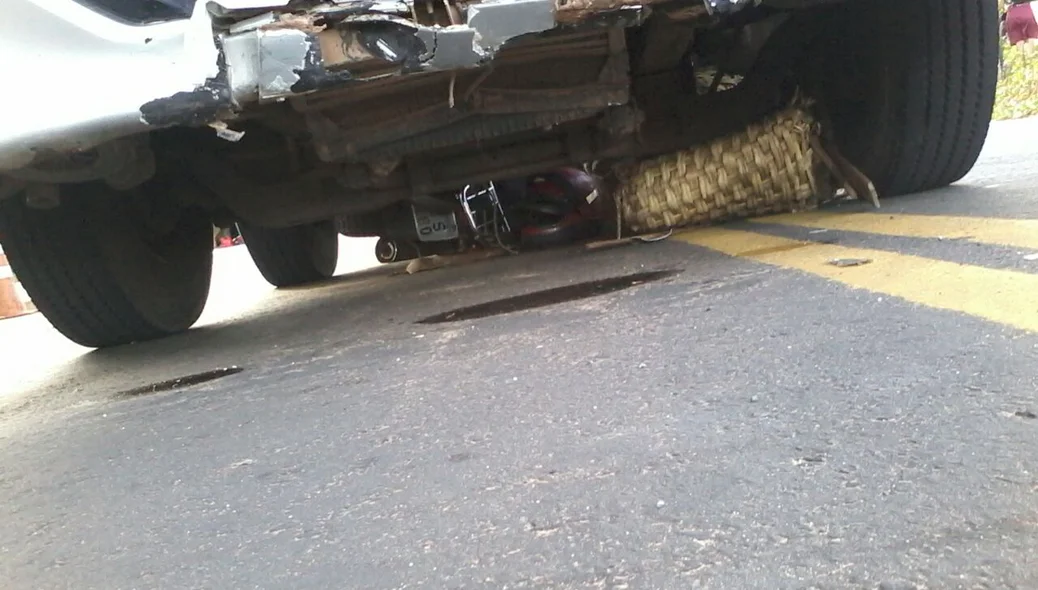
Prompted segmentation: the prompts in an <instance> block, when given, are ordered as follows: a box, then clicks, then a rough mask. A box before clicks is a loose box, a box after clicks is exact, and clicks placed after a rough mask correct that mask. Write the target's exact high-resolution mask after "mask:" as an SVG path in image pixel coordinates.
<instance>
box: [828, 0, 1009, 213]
mask: <svg viewBox="0 0 1038 590" xmlns="http://www.w3.org/2000/svg"><path fill="white" fill-rule="evenodd" d="M832 10H833V18H832V19H831V20H830V21H829V26H828V27H827V30H828V33H827V34H826V36H825V38H824V41H823V44H822V46H820V47H817V48H816V49H815V51H814V57H817V58H819V59H818V63H819V65H820V66H821V68H822V69H821V72H820V73H821V75H820V76H818V79H817V83H818V84H819V86H820V88H819V90H820V94H821V97H822V98H823V104H824V106H825V109H826V110H827V111H828V116H829V118H830V119H831V123H832V126H833V132H834V134H835V137H836V140H837V142H838V145H839V146H840V149H841V151H843V152H844V155H846V156H847V157H848V159H850V160H851V161H852V162H854V163H855V164H856V165H857V166H858V167H859V168H861V170H862V171H863V172H864V173H865V174H866V175H867V176H869V178H870V179H872V181H873V183H874V184H875V185H876V188H877V190H878V191H879V192H880V194H881V195H882V196H894V195H901V194H906V193H913V192H918V191H923V190H928V189H933V188H938V187H942V186H946V185H948V184H951V183H953V182H955V181H957V180H959V179H960V178H962V177H963V176H965V175H966V173H967V172H969V171H970V169H971V168H972V167H973V165H974V163H975V162H976V160H977V157H978V156H979V154H980V150H981V148H982V147H983V145H984V140H985V138H986V137H987V132H988V126H989V123H990V121H991V112H992V109H993V107H994V100H995V86H996V84H997V83H998V51H999V39H998V6H997V5H996V3H995V2H993V1H991V0H852V1H851V2H849V3H847V4H837V5H836V6H835V7H834V8H833V9H832Z"/></svg>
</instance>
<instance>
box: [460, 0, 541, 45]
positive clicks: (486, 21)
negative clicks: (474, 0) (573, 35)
mask: <svg viewBox="0 0 1038 590" xmlns="http://www.w3.org/2000/svg"><path fill="white" fill-rule="evenodd" d="M468 27H469V28H471V29H472V30H473V31H475V32H476V43H478V44H479V47H480V48H482V49H483V50H484V51H486V52H487V53H490V54H493V53H495V52H496V51H497V50H498V49H500V48H501V46H502V45H504V44H505V43H506V42H508V41H509V40H510V39H514V38H515V37H519V36H522V35H528V34H530V33H540V32H542V31H547V30H548V29H552V28H554V27H555V2H554V0H499V1H496V2H494V1H492V2H483V3H480V4H472V5H471V6H469V9H468Z"/></svg>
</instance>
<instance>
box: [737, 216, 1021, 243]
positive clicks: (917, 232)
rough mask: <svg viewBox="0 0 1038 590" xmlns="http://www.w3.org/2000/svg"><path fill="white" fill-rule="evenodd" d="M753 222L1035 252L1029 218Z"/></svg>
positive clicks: (812, 218) (801, 218) (805, 218)
mask: <svg viewBox="0 0 1038 590" xmlns="http://www.w3.org/2000/svg"><path fill="white" fill-rule="evenodd" d="M753 221H754V222H756V223H775V224H780V225H795V226H799V227H810V228H817V229H831V230H841V231H854V232H864V233H870V234H880V235H885V236H899V237H906V238H946V239H966V240H969V241H971V242H980V243H983V244H995V245H999V246H1012V247H1015V248H1027V249H1031V250H1038V221H1035V220H1031V219H992V218H986V217H950V216H945V215H898V214H891V213H882V212H877V213H835V212H830V211H809V212H804V213H793V214H787V215H773V216H770V217H761V218H758V219H755V220H753Z"/></svg>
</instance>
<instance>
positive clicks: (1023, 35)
mask: <svg viewBox="0 0 1038 590" xmlns="http://www.w3.org/2000/svg"><path fill="white" fill-rule="evenodd" d="M1006 36H1007V37H1009V42H1010V43H1012V44H1013V45H1016V44H1017V43H1022V42H1024V41H1027V40H1028V39H1038V22H1036V21H1035V19H1034V9H1033V8H1031V4H1030V3H1027V4H1014V5H1012V6H1010V7H1009V8H1008V9H1007V10H1006Z"/></svg>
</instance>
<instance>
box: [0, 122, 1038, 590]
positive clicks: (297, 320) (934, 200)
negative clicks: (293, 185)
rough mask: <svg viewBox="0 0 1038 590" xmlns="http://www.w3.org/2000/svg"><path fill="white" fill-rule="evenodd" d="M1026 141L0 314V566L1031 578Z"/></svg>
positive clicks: (204, 575)
mask: <svg viewBox="0 0 1038 590" xmlns="http://www.w3.org/2000/svg"><path fill="white" fill-rule="evenodd" d="M1036 158H1038V121H1036V120H1030V121H1023V122H1016V123H1006V124H998V125H996V127H995V129H994V131H993V133H992V136H991V139H990V140H989V144H988V147H987V149H986V151H985V154H984V156H983V160H982V162H981V163H980V164H979V166H978V167H977V168H976V170H975V171H974V172H973V173H972V174H971V175H970V176H969V177H968V178H967V179H966V180H964V181H963V182H961V183H960V184H958V185H957V186H955V187H952V188H949V189H946V190H941V191H936V192H933V193H929V194H924V195H918V196H913V197H907V198H902V199H897V200H890V201H886V202H885V203H884V208H883V209H882V210H880V211H878V212H876V211H872V210H869V209H867V208H865V207H862V206H861V205H857V204H851V205H847V206H844V207H839V208H836V209H834V210H833V209H831V210H828V211H825V212H823V213H822V214H814V215H805V216H797V217H780V218H776V219H766V220H760V221H759V222H756V223H743V224H736V225H732V226H726V227H724V228H721V229H714V230H704V231H696V232H691V233H687V234H682V235H680V236H675V237H674V238H672V239H670V240H667V241H665V242H661V243H657V244H652V245H636V246H630V247H626V248H619V249H614V250H609V251H601V252H595V253H585V252H582V251H576V250H570V251H562V252H553V253H545V254H537V255H529V256H521V257H517V258H507V259H498V260H496V261H494V262H492V263H490V262H483V263H477V264H469V265H464V266H458V267H454V268H448V269H441V270H436V271H431V272H424V273H419V274H416V275H411V276H408V275H399V274H392V273H393V271H394V270H396V271H399V268H396V269H394V268H387V267H382V268H376V269H373V270H368V271H361V272H359V273H354V274H348V275H344V276H340V277H338V278H337V279H336V280H333V281H331V282H329V283H327V284H324V285H320V286H316V287H312V288H308V289H302V290H290V291H281V292H278V291H275V290H273V289H271V288H269V287H266V286H265V285H264V284H263V283H262V281H260V280H259V277H258V274H257V273H256V272H255V270H254V269H253V268H251V267H250V266H248V262H247V259H245V258H243V256H244V255H245V253H244V252H243V251H242V249H240V248H235V249H231V250H225V251H221V252H218V254H219V256H218V275H217V277H216V286H215V287H214V295H213V302H212V303H211V305H210V307H209V309H207V312H206V317H205V321H204V322H203V325H202V326H201V327H200V328H198V329H195V330H192V331H191V332H190V333H188V334H186V335H183V336H180V337H176V338H171V339H168V340H165V341H162V342H155V343H148V344H142V345H135V346H131V347H126V348H123V349H119V350H111V351H103V352H88V351H84V350H82V349H78V348H76V347H74V346H71V345H69V344H67V343H65V342H64V341H62V340H61V338H60V337H59V336H57V335H56V334H55V333H54V332H53V331H52V330H50V329H49V328H48V327H47V326H46V325H45V324H44V323H43V322H42V319H41V318H39V316H31V317H28V318H20V319H17V320H8V321H5V322H0V375H3V377H2V386H3V394H2V397H0V505H2V506H3V507H4V510H3V513H2V518H0V586H2V587H3V588H10V589H32V590H42V589H50V588H74V589H77V590H79V589H89V588H97V589H104V590H114V589H122V588H177V589H179V588H200V589H201V588H206V589H208V588H213V589H232V588H233V589H237V588H308V589H316V588H334V589H339V588H415V587H427V588H535V587H554V588H631V589H636V588H675V589H686V588H700V587H702V588H726V589H727V588H733V589H747V588H761V589H768V590H774V589H782V588H884V589H905V588H1038V494H1036V490H1038V417H1036V416H1038V363H1036V360H1038V348H1036V346H1038V335H1036V333H1035V331H1036V330H1038V303H1036V302H1035V298H1034V293H1038V256H1031V254H1034V253H1038V222H1035V221H1027V220H1029V219H1038V190H1036V188H1035V186H1036V183H1038V166H1036V165H1035V164H1034V162H1035V160H1036ZM1006 220H1008V221H1006ZM803 240H807V241H808V242H810V243H809V244H807V245H805V244H804V242H803ZM368 247H370V244H361V245H360V246H357V245H356V244H355V243H345V242H344V251H345V252H360V253H361V254H358V255H352V256H350V257H349V258H350V259H349V260H348V261H347V263H346V265H345V266H344V270H348V269H349V268H358V267H362V266H365V265H367V264H368V263H369V262H370V256H369V254H368V250H367V249H368ZM358 248H360V249H359V250H358ZM831 259H844V260H845V261H853V260H857V261H859V262H860V261H869V262H867V263H864V264H859V265H855V266H835V265H832V264H829V263H828V262H827V261H829V260H831ZM848 263H849V262H848ZM653 270H667V271H675V272H676V274H673V275H670V276H665V277H663V278H661V279H659V280H654V281H645V282H642V283H640V284H637V285H634V286H632V287H631V288H628V289H624V290H620V291H615V292H613V293H609V294H604V295H599V296H596V297H589V298H584V299H579V300H574V301H568V302H561V303H557V304H555V305H550V306H544V307H539V308H536V309H530V310H526V311H516V312H513V313H506V314H498V315H489V316H487V317H482V318H477V319H463V320H461V321H447V322H444V323H434V324H420V323H416V322H417V321H418V320H421V319H423V318H426V317H428V316H433V315H435V314H441V313H444V312H449V311H451V310H454V309H457V308H461V307H464V306H468V305H473V304H479V303H484V302H488V301H493V300H497V299H500V298H502V297H507V296H510V295H516V294H519V293H529V292H533V291H537V290H541V289H546V288H550V287H557V286H562V285H572V284H576V283H580V282H582V281H589V280H594V279H604V278H609V277H617V276H623V275H628V274H631V273H641V272H646V271H653ZM490 311H494V310H490ZM455 317H458V316H455ZM231 366H237V367H240V368H241V369H243V370H242V371H241V372H239V373H237V374H231V375H227V376H224V377H222V378H220V379H217V380H214V381H209V382H206V383H203V384H198V385H194V386H190V387H183V388H180V389H176V390H173V391H167V392H158V393H149V392H147V391H145V392H141V391H140V389H139V388H141V387H142V386H145V387H146V386H148V385H149V384H152V383H156V382H160V381H163V380H166V379H171V378H177V377H182V376H185V375H190V374H195V373H200V372H205V371H211V370H215V369H221V368H226V367H231ZM135 389H137V391H136V392H134V391H133V390H135ZM127 392H130V393H127Z"/></svg>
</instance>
